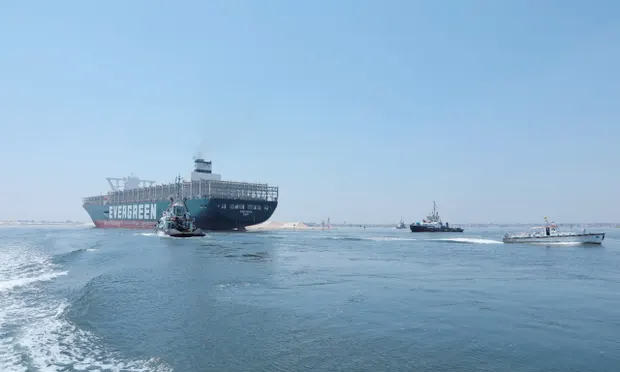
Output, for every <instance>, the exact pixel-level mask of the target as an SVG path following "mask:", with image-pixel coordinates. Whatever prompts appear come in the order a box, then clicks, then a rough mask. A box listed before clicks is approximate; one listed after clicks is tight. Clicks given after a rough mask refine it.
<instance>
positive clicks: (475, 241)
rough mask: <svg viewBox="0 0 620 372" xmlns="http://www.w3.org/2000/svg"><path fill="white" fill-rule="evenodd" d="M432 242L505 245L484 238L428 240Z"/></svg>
mask: <svg viewBox="0 0 620 372" xmlns="http://www.w3.org/2000/svg"><path fill="white" fill-rule="evenodd" d="M428 240H430V241H445V242H455V243H469V244H504V242H501V241H499V240H491V239H482V238H442V239H428Z"/></svg>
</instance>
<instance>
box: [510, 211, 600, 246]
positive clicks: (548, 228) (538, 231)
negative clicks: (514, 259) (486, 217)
mask: <svg viewBox="0 0 620 372" xmlns="http://www.w3.org/2000/svg"><path fill="white" fill-rule="evenodd" d="M604 239H605V233H590V232H586V230H583V231H582V232H572V231H566V232H565V231H560V229H559V228H558V225H556V224H555V223H554V222H549V220H548V219H547V217H545V225H544V226H540V227H535V228H534V229H533V231H532V232H525V233H518V234H509V233H506V235H504V239H503V241H504V243H534V244H601V243H603V240H604Z"/></svg>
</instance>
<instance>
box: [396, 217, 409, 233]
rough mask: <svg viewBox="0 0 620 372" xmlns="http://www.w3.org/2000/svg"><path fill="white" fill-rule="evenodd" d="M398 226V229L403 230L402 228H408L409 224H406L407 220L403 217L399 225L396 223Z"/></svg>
mask: <svg viewBox="0 0 620 372" xmlns="http://www.w3.org/2000/svg"><path fill="white" fill-rule="evenodd" d="M396 228H397V229H398V230H402V229H406V228H407V225H405V221H403V218H402V217H401V218H400V222H399V223H398V225H396Z"/></svg>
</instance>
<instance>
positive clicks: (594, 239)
mask: <svg viewBox="0 0 620 372" xmlns="http://www.w3.org/2000/svg"><path fill="white" fill-rule="evenodd" d="M604 239H605V233H588V234H574V235H551V236H544V235H543V236H522V237H519V236H509V237H504V239H503V241H504V243H530V244H601V243H603V240H604Z"/></svg>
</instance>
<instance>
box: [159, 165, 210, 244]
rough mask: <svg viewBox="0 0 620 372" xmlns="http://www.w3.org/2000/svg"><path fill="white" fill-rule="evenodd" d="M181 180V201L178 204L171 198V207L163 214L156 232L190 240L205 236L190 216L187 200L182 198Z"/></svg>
mask: <svg viewBox="0 0 620 372" xmlns="http://www.w3.org/2000/svg"><path fill="white" fill-rule="evenodd" d="M180 190H181V180H180V177H179V178H177V197H178V198H179V199H180V201H179V200H177V201H176V202H175V201H174V198H173V197H170V206H169V207H168V209H166V210H165V211H164V212H163V213H162V216H161V218H160V219H159V221H158V222H157V225H156V226H155V230H156V231H158V232H161V233H164V234H166V235H168V236H172V237H175V238H189V237H192V236H205V233H203V232H202V230H200V229H199V228H197V227H196V223H195V221H194V218H193V217H192V216H191V215H190V214H189V209H188V208H187V205H186V204H185V200H186V199H185V198H182V199H181V198H180V197H179V196H180V194H181V192H180Z"/></svg>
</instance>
